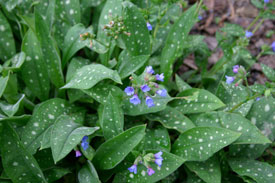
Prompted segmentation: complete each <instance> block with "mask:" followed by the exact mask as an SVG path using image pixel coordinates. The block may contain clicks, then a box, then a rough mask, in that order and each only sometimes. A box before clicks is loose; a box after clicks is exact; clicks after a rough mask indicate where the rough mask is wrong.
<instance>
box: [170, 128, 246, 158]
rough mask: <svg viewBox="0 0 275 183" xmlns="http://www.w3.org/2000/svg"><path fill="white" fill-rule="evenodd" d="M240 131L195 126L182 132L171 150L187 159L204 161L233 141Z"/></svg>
mask: <svg viewBox="0 0 275 183" xmlns="http://www.w3.org/2000/svg"><path fill="white" fill-rule="evenodd" d="M240 135H241V133H237V132H234V131H231V130H227V129H224V128H217V127H196V128H192V129H189V130H187V131H185V132H184V133H182V134H181V135H180V136H179V137H178V139H177V140H176V141H175V143H174V144H173V146H172V152H173V153H174V154H176V155H178V156H181V157H182V158H184V159H186V160H188V161H205V160H207V159H208V158H209V157H211V156H212V155H213V154H214V153H216V152H217V151H219V150H220V149H222V148H224V147H226V146H228V145H229V144H231V143H233V142H234V141H235V140H237V139H238V138H239V137H240Z"/></svg>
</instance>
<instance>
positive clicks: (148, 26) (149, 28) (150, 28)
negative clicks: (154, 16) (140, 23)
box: [146, 22, 153, 31]
mask: <svg viewBox="0 0 275 183" xmlns="http://www.w3.org/2000/svg"><path fill="white" fill-rule="evenodd" d="M146 25H147V29H148V30H149V31H151V30H152V29H153V27H152V25H151V24H150V23H149V22H147V24H146Z"/></svg>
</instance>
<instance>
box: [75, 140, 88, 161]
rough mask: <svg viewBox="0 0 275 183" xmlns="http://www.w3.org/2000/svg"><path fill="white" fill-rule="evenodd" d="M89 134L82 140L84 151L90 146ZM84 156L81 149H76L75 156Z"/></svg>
mask: <svg viewBox="0 0 275 183" xmlns="http://www.w3.org/2000/svg"><path fill="white" fill-rule="evenodd" d="M88 139H89V138H88V136H84V137H83V138H82V140H81V146H82V148H83V150H84V151H86V150H87V149H88V148H89V141H88ZM80 156H82V154H81V152H80V151H79V150H75V157H80Z"/></svg>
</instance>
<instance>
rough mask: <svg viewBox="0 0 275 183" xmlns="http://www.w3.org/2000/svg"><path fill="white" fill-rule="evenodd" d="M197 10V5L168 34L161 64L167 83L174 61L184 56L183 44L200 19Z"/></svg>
mask: <svg viewBox="0 0 275 183" xmlns="http://www.w3.org/2000/svg"><path fill="white" fill-rule="evenodd" d="M196 9H197V5H193V6H192V7H190V8H189V9H188V10H187V11H186V12H185V13H184V14H183V15H182V16H181V17H180V18H179V19H178V20H177V22H175V24H174V25H173V26H172V28H171V29H170V31H169V33H168V36H167V39H166V43H165V46H164V48H163V51H162V53H161V64H160V70H161V72H163V73H164V76H165V78H164V79H165V81H168V80H169V79H170V77H171V75H172V67H173V64H174V61H175V60H176V59H177V58H178V57H179V56H180V55H181V54H182V51H183V45H184V44H183V42H184V41H185V39H186V38H187V36H188V33H189V31H190V30H191V28H192V27H193V25H194V24H195V23H196V21H197V19H198V17H197V13H196Z"/></svg>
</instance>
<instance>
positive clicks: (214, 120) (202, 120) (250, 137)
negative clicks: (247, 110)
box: [193, 112, 270, 144]
mask: <svg viewBox="0 0 275 183" xmlns="http://www.w3.org/2000/svg"><path fill="white" fill-rule="evenodd" d="M193 122H194V123H195V124H196V125H197V126H204V127H207V126H208V127H221V128H227V129H230V130H232V131H235V132H240V133H242V135H241V136H240V138H238V139H237V140H236V141H235V142H234V143H235V144H265V143H270V141H269V139H268V138H266V137H265V136H264V135H263V134H262V133H261V132H260V131H259V129H258V128H257V127H256V126H255V125H253V124H252V123H251V122H250V121H249V120H247V119H246V118H244V117H243V116H241V115H239V114H233V113H226V112H210V113H204V114H201V115H199V116H196V117H195V119H194V120H193Z"/></svg>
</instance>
